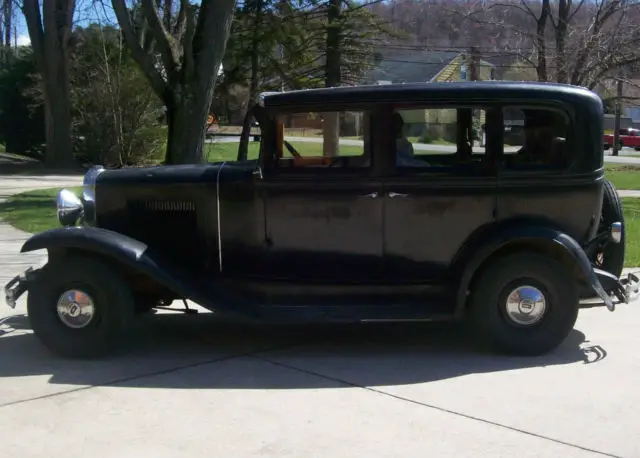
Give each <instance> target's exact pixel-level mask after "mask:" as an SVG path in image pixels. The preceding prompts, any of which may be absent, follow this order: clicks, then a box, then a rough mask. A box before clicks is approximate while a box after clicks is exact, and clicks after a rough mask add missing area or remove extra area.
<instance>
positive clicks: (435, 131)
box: [391, 106, 486, 173]
mask: <svg viewBox="0 0 640 458" xmlns="http://www.w3.org/2000/svg"><path fill="white" fill-rule="evenodd" d="M485 124H486V111H485V110H484V109H480V108H478V109H475V108H462V107H460V108H457V107H451V108H437V107H428V106H425V107H419V108H415V107H412V108H408V109H396V110H395V111H394V112H393V114H392V126H391V130H392V135H393V137H394V138H395V164H396V169H398V170H400V173H403V172H410V171H411V170H415V169H427V170H428V169H436V170H437V169H441V168H443V167H445V168H446V167H459V166H464V165H468V164H471V163H475V162H477V163H482V162H484V161H485V158H486V155H485V143H486V133H485V129H484V126H485Z"/></svg>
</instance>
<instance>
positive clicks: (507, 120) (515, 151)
mask: <svg viewBox="0 0 640 458" xmlns="http://www.w3.org/2000/svg"><path fill="white" fill-rule="evenodd" d="M503 119H504V136H503V143H504V147H503V151H504V161H503V162H504V169H506V170H564V169H566V168H568V167H569V165H570V164H571V160H572V157H573V156H572V154H571V151H572V150H571V143H572V139H571V136H570V134H571V130H570V124H569V119H568V117H567V116H566V115H565V114H564V113H562V112H559V111H557V110H553V109H549V108H539V107H538V108H528V107H505V108H503Z"/></svg>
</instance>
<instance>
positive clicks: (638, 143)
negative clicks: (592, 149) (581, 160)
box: [604, 129, 640, 151]
mask: <svg viewBox="0 0 640 458" xmlns="http://www.w3.org/2000/svg"><path fill="white" fill-rule="evenodd" d="M619 133H620V148H622V147H625V146H626V147H629V148H634V149H635V150H636V151H640V130H639V129H620V130H619ZM612 145H613V134H605V135H604V149H605V150H608V149H609V148H611V146H612Z"/></svg>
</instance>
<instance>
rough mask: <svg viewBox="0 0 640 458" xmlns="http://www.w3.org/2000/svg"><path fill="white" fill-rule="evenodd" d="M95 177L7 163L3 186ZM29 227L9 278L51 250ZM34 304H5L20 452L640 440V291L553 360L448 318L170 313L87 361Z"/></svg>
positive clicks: (339, 450)
mask: <svg viewBox="0 0 640 458" xmlns="http://www.w3.org/2000/svg"><path fill="white" fill-rule="evenodd" d="M79 181H80V179H79V178H77V179H69V178H65V177H62V178H60V177H38V178H37V179H35V180H34V179H26V178H8V177H0V195H7V194H8V193H9V191H10V190H16V189H17V188H21V189H30V188H35V187H42V186H44V187H49V186H63V185H74V184H78V183H79ZM53 183H55V184H53ZM26 236H27V235H26V234H24V233H21V232H18V231H16V230H14V229H12V228H10V227H7V226H6V225H0V280H2V283H3V284H4V282H5V281H6V280H7V279H8V278H10V277H12V276H13V275H15V274H16V273H18V272H20V271H21V270H22V269H24V268H25V267H27V266H28V265H30V264H32V263H40V262H43V261H44V255H43V254H41V253H38V254H31V255H20V254H18V250H19V247H20V244H21V243H22V241H23V240H24V239H25V237H26ZM24 313H25V307H24V298H23V299H22V300H21V302H20V304H19V306H18V309H17V310H15V311H12V310H11V309H9V308H8V307H6V306H5V305H4V303H2V304H0V431H2V433H1V437H2V451H3V453H4V454H5V455H6V456H8V457H14V456H15V457H21V458H28V457H47V458H48V457H57V456H65V457H69V458H73V457H83V458H84V457H86V456H93V457H96V458H99V457H118V458H121V457H140V456H152V457H159V458H161V457H176V456H189V457H207V458H210V457H214V456H220V457H233V458H244V457H274V458H276V457H277V458H283V457H308V458H312V457H322V458H328V457H330V458H341V457H345V458H347V457H348V458H353V457H359V456H371V457H376V458H382V457H400V456H402V457H416V458H417V457H420V458H423V457H425V456H428V457H429V458H431V457H465V458H466V457H492V458H496V457H509V458H512V457H515V456H518V457H521V458H524V457H553V458H557V457H563V458H568V457H598V456H623V457H629V458H631V457H638V456H640V436H639V435H638V433H637V424H638V421H639V420H640V414H639V413H638V408H639V407H638V406H640V394H639V392H640V390H638V386H640V358H638V357H637V352H636V351H635V348H636V345H639V346H640V334H639V333H638V329H639V328H640V304H638V305H629V306H620V307H619V308H618V310H617V311H616V312H614V313H611V312H608V311H607V310H606V309H602V308H597V309H589V310H584V311H582V312H581V314H580V317H579V320H578V323H577V326H576V329H575V331H573V332H572V333H571V335H570V336H569V338H568V339H567V340H566V342H565V343H564V344H563V345H562V346H561V348H559V349H558V350H557V351H556V352H554V353H553V354H550V355H547V356H544V357H539V358H513V357H503V356H496V355H494V354H491V353H488V352H486V351H485V350H483V349H481V348H476V347H474V345H473V344H472V343H471V342H470V341H469V340H468V339H467V338H466V336H465V335H464V333H462V332H461V331H460V330H459V329H457V328H455V327H448V326H426V325H419V326H406V325H402V326H400V325H397V326H385V327H382V326H378V327H368V328H336V327H332V328H326V329H320V328H303V329H299V330H292V329H282V328H280V329H266V330H265V329H263V330H259V329H250V328H241V327H237V326H222V325H220V324H218V323H215V322H214V321H213V320H212V318H211V315H210V314H202V315H200V316H183V315H179V314H171V313H162V314H158V315H155V316H154V315H152V316H149V317H146V318H145V319H144V320H141V322H140V323H139V325H138V332H137V337H136V339H135V340H134V341H133V342H131V343H130V346H131V350H130V352H129V353H122V354H119V355H116V356H114V357H111V358H108V359H106V360H102V361H89V362H86V361H84V362H83V361H70V360H61V359H58V358H56V357H53V356H52V355H51V354H49V353H48V352H47V351H46V350H45V349H44V348H43V347H42V346H41V345H40V344H39V342H38V341H37V340H36V339H35V338H34V337H33V335H32V333H31V331H30V330H29V323H28V320H27V319H26V318H25V316H24Z"/></svg>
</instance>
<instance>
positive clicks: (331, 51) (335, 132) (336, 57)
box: [322, 0, 342, 156]
mask: <svg viewBox="0 0 640 458" xmlns="http://www.w3.org/2000/svg"><path fill="white" fill-rule="evenodd" d="M341 7H342V0H331V2H330V4H329V10H328V11H327V41H326V45H327V54H326V55H327V57H326V59H327V60H326V62H325V87H335V86H339V85H340V82H341V80H342V73H341V71H340V62H341V60H342V52H341V51H342V50H341V45H342V43H341V25H340V22H339V21H340V16H341V14H342V13H341ZM323 116H324V122H323V130H322V137H323V154H324V155H325V156H335V155H337V154H338V151H339V149H338V148H339V143H340V141H339V138H340V115H339V113H324V115H323Z"/></svg>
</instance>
